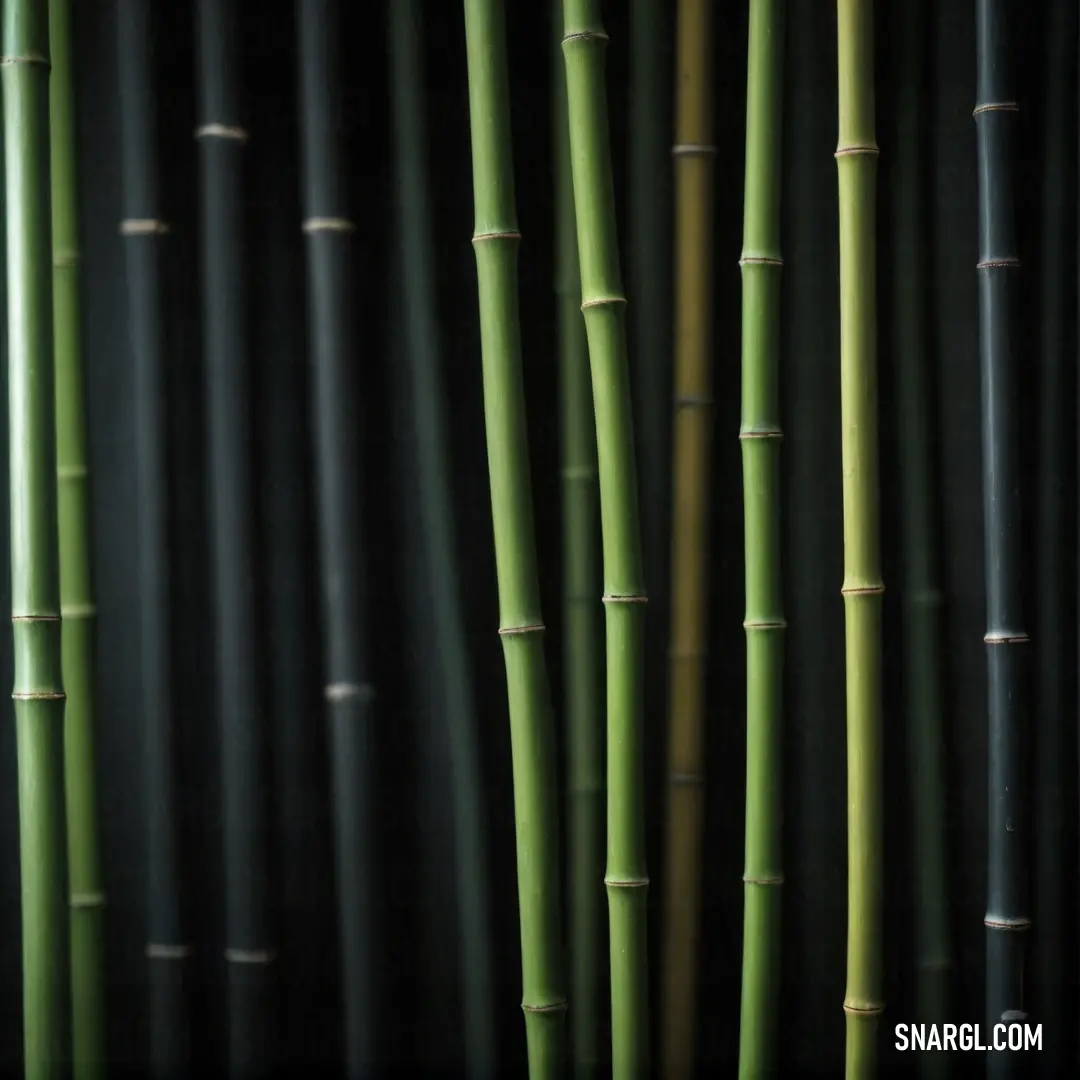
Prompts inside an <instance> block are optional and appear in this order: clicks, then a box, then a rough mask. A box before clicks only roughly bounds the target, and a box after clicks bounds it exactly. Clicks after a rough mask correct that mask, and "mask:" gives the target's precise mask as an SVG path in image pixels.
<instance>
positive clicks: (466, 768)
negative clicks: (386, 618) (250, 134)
mask: <svg viewBox="0 0 1080 1080" xmlns="http://www.w3.org/2000/svg"><path fill="white" fill-rule="evenodd" d="M422 18H423V9H422V5H421V4H420V3H419V0H397V2H396V3H395V4H394V5H393V6H392V8H391V12H390V54H391V60H392V75H393V85H392V94H391V97H392V103H393V114H394V131H395V154H396V169H397V183H398V191H399V193H400V194H399V203H398V210H399V219H398V225H399V229H400V236H401V258H402V271H403V273H402V283H403V294H404V297H405V303H406V306H407V310H408V311H409V313H410V315H409V318H408V319H405V320H404V322H405V337H406V357H407V360H408V365H409V372H410V376H411V382H412V400H413V408H414V410H415V415H416V424H415V433H416V439H417V444H418V445H417V464H418V466H419V468H418V470H417V472H418V480H419V484H420V515H421V523H422V526H421V532H422V534H423V544H424V555H425V560H426V562H427V565H428V568H429V581H430V586H431V600H432V610H431V620H432V623H433V629H434V631H435V642H436V654H437V656H438V657H439V658H440V664H439V668H440V675H441V684H442V702H443V705H442V711H444V712H445V722H446V727H447V742H448V745H449V748H450V762H451V772H452V783H453V815H454V855H455V867H456V875H455V876H456V880H457V893H458V903H457V908H458V920H459V927H460V936H461V955H462V959H461V979H462V996H463V1002H462V1012H463V1021H464V1025H465V1057H466V1065H467V1067H468V1074H469V1076H470V1077H472V1078H473V1080H494V1077H495V1072H496V1069H495V1061H496V1058H495V1032H494V1017H493V1013H492V1002H491V986H492V979H491V941H490V934H491V918H490V914H489V903H488V895H487V888H488V873H487V858H486V856H485V853H484V830H483V805H482V800H483V791H482V784H481V782H480V761H479V754H478V745H479V735H478V730H477V720H476V710H475V703H474V697H473V687H472V679H471V677H470V675H469V657H468V651H467V649H466V639H465V633H464V619H463V615H462V610H461V596H460V593H459V590H458V587H457V572H458V563H457V544H456V542H455V540H454V515H453V508H452V505H451V490H452V485H451V483H450V472H449V457H448V439H447V433H446V422H445V417H444V413H443V406H442V402H443V400H444V397H445V392H444V388H443V379H442V371H441V368H442V357H441V355H440V349H439V341H438V326H437V316H436V301H435V271H434V252H433V251H432V233H433V229H432V223H431V214H430V197H429V193H428V182H427V174H428V164H427V150H426V147H425V142H426V138H427V133H426V132H427V129H426V123H425V119H424V113H425V107H424V86H423V62H422V55H423V53H422V49H421V42H422V41H423V27H422Z"/></svg>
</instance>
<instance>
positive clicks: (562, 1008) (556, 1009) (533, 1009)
mask: <svg viewBox="0 0 1080 1080" xmlns="http://www.w3.org/2000/svg"><path fill="white" fill-rule="evenodd" d="M569 1007H570V1006H569V1005H568V1004H567V1003H566V999H565V998H563V1000H562V1001H553V1002H551V1004H550V1005H527V1004H526V1003H525V1002H524V1001H523V1002H522V1003H521V1009H522V1012H527V1013H561V1012H566V1010H567V1009H568V1008H569Z"/></svg>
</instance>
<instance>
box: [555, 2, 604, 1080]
mask: <svg viewBox="0 0 1080 1080" xmlns="http://www.w3.org/2000/svg"><path fill="white" fill-rule="evenodd" d="M553 21H554V24H555V27H556V43H555V49H554V50H553V60H554V70H553V72H552V89H553V102H552V109H553V113H554V147H553V149H554V155H553V156H554V159H555V204H556V205H555V294H556V303H557V306H558V320H559V384H560V402H561V408H562V431H561V440H562V512H563V715H564V716H565V722H566V747H567V770H566V772H567V782H566V785H567V792H566V794H567V814H568V819H569V824H568V833H569V846H570V850H569V853H568V854H569V859H568V862H569V866H570V881H569V907H570V938H569V953H570V1000H571V1001H572V1002H573V1003H574V1007H573V1010H572V1011H571V1013H570V1017H569V1019H570V1037H571V1054H572V1057H573V1063H574V1075H575V1077H576V1078H577V1080H595V1078H597V1077H598V1076H599V1074H600V1072H601V1070H602V1069H603V1068H604V1067H605V1065H606V1063H607V1057H608V1052H607V1048H606V1047H605V1046H604V1045H603V1044H602V1038H601V1033H602V1030H603V1026H604V1025H603V1021H604V1019H605V1016H604V1014H605V1012H606V1004H605V1003H604V1002H603V1001H602V1000H601V995H602V993H603V991H604V989H605V983H606V979H605V978H604V964H603V938H604V936H605V935H606V933H607V925H606V923H607V920H606V917H605V916H606V913H605V911H604V903H603V901H604V894H603V880H604V711H603V710H604V699H603V677H604V654H603V650H602V647H601V645H602V641H603V637H602V633H603V630H602V625H601V620H602V616H601V608H600V603H599V595H600V587H601V586H600V561H599V555H600V501H599V488H598V485H597V475H596V425H595V423H594V422H593V397H592V385H591V383H590V381H589V343H588V339H587V338H586V336H585V320H584V317H583V316H582V314H581V274H580V270H579V267H578V246H577V221H576V218H575V214H574V178H573V173H572V170H571V168H570V127H569V114H568V112H567V105H566V75H565V71H564V62H563V56H562V27H563V3H562V0H555V3H554V20H553Z"/></svg>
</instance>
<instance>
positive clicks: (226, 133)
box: [195, 124, 251, 146]
mask: <svg viewBox="0 0 1080 1080" xmlns="http://www.w3.org/2000/svg"><path fill="white" fill-rule="evenodd" d="M195 138H196V139H229V140H231V141H232V142H237V143H240V145H241V146H243V145H244V143H246V142H247V141H248V140H249V139H250V138H251V136H250V135H249V134H248V132H247V131H246V130H245V129H244V128H242V127H237V126H236V125H235V124H203V125H202V126H201V127H197V128H196V129H195Z"/></svg>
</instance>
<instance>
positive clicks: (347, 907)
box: [296, 0, 374, 1078]
mask: <svg viewBox="0 0 1080 1080" xmlns="http://www.w3.org/2000/svg"><path fill="white" fill-rule="evenodd" d="M296 12H297V22H298V28H299V37H300V49H299V64H300V72H299V75H300V110H301V119H302V135H301V139H302V146H301V150H302V157H303V206H304V223H303V229H304V233H305V236H306V238H307V266H308V305H309V309H310V311H311V319H310V322H309V333H310V335H311V338H310V341H311V355H312V359H313V363H314V377H315V384H314V389H315V392H314V395H313V405H314V410H315V411H314V414H313V417H312V426H313V428H314V430H315V433H316V448H315V458H316V474H317V500H318V519H319V548H320V556H321V562H322V574H323V578H322V603H323V625H324V627H325V634H326V656H325V661H324V674H325V678H326V688H325V694H326V701H327V707H328V713H329V721H330V739H331V767H332V770H333V772H332V784H333V798H334V815H335V826H336V827H335V845H336V861H337V890H338V896H337V899H338V920H339V927H338V929H339V934H340V939H341V951H342V958H341V963H342V973H343V980H344V990H343V993H344V1008H345V1063H346V1075H347V1076H349V1077H350V1078H356V1077H359V1076H362V1075H365V1074H366V1073H367V1071H368V1070H370V1068H371V1067H372V1061H373V1047H374V1026H373V993H374V990H373V983H372V974H371V953H372V927H371V915H372V911H373V897H372V892H373V872H372V853H371V845H372V839H371V822H370V812H369V809H368V799H369V797H370V791H371V786H372V783H373V780H374V773H373V769H374V765H373V762H372V757H371V749H370V747H371V739H372V728H371V724H372V708H371V702H372V698H373V696H374V689H373V687H372V685H371V683H370V681H369V675H368V665H369V663H370V661H369V657H368V641H367V627H366V625H365V619H364V607H363V578H362V574H363V570H364V556H363V528H362V518H361V510H360V502H359V440H360V429H359V421H358V417H357V412H356V410H357V407H358V397H357V391H356V382H355V378H356V373H355V369H356V360H355V355H356V340H355V327H354V325H353V320H352V317H351V314H350V312H351V308H352V304H353V294H352V291H351V289H352V280H351V279H352V269H353V258H354V249H355V238H354V232H355V230H354V225H353V222H352V221H351V219H350V218H349V207H348V200H347V195H346V190H345V183H344V168H343V165H342V158H341V147H340V145H339V142H338V141H337V140H338V139H339V132H340V131H341V128H342V123H341V110H342V97H343V94H344V84H343V80H342V74H341V61H340V54H339V51H338V49H339V44H340V36H339V33H338V20H339V16H340V5H339V4H338V3H337V2H336V0H298V3H297V7H296Z"/></svg>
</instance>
